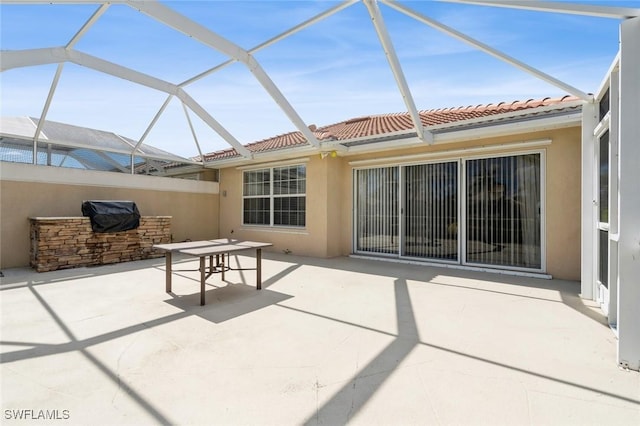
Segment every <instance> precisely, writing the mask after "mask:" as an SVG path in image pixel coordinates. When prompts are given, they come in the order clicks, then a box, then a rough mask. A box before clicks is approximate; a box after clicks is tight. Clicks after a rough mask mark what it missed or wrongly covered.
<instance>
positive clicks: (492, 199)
mask: <svg viewBox="0 0 640 426" xmlns="http://www.w3.org/2000/svg"><path fill="white" fill-rule="evenodd" d="M465 166H466V167H465V181H466V200H465V201H466V203H465V205H466V209H465V211H466V215H465V216H466V223H465V226H466V233H465V235H466V238H465V251H466V262H467V263H469V264H479V265H493V266H500V267H512V268H527V269H541V267H542V244H541V224H542V222H541V219H542V218H541V201H542V198H541V197H542V191H541V182H540V154H527V155H515V156H508V157H494V158H482V159H477V160H467V161H466V162H465Z"/></svg>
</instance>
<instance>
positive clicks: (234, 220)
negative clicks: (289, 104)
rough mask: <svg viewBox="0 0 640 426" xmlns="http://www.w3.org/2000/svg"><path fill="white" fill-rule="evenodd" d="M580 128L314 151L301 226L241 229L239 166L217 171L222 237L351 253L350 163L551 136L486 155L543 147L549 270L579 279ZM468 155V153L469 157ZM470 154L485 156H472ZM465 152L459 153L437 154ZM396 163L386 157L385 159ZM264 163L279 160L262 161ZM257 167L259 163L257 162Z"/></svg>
mask: <svg viewBox="0 0 640 426" xmlns="http://www.w3.org/2000/svg"><path fill="white" fill-rule="evenodd" d="M580 138H581V133H580V128H579V127H573V128H565V129H555V130H546V131H541V132H534V133H527V134H518V135H514V136H505V137H493V138H490V139H477V140H474V141H469V142H456V143H448V144H442V145H434V146H426V145H425V146H423V147H418V148H411V149H403V150H386V151H383V152H378V153H369V154H362V155H350V156H345V157H340V156H339V157H331V156H327V157H326V158H324V159H321V158H320V156H318V155H313V156H310V157H305V158H302V159H301V160H300V161H301V162H303V161H307V162H306V163H305V164H307V226H306V228H305V229H304V230H295V229H287V228H280V229H274V228H269V227H251V226H242V224H241V221H242V171H243V170H242V169H241V168H234V167H230V168H226V169H223V170H221V174H220V175H221V182H220V191H221V193H223V192H224V191H226V194H227V195H226V196H222V197H221V198H220V235H221V237H232V236H233V237H236V238H241V239H253V240H264V241H270V242H272V243H273V244H274V247H273V250H276V251H284V250H290V251H291V252H292V253H295V254H299V255H308V256H319V257H332V256H339V255H348V254H350V253H351V250H352V228H353V183H352V179H353V177H352V176H353V166H351V165H350V164H349V162H352V161H359V160H365V159H385V158H389V157H397V156H404V155H414V154H415V155H418V154H422V153H427V152H442V151H447V150H459V149H462V148H471V147H483V146H490V145H494V146H495V145H500V144H515V143H518V142H530V141H536V140H546V139H550V140H551V144H540V145H539V146H533V147H531V146H529V147H526V148H513V147H511V148H508V149H495V150H492V151H491V152H490V153H487V154H486V155H492V154H500V153H518V152H523V151H532V150H535V151H538V150H540V151H543V152H544V153H545V160H546V169H545V170H546V175H545V177H546V213H547V214H546V234H545V239H546V263H547V268H546V272H547V273H548V274H551V275H553V276H554V277H556V278H563V279H572V280H578V279H579V278H580ZM467 155H471V154H467ZM473 155H474V156H477V155H485V154H478V153H474V154H473ZM460 156H462V157H464V155H461V154H459V153H456V154H451V155H444V156H443V157H442V158H459V157H460ZM394 163H395V164H397V160H396V161H390V162H388V163H387V164H394ZM266 165H277V163H267V164H266ZM256 167H259V166H256Z"/></svg>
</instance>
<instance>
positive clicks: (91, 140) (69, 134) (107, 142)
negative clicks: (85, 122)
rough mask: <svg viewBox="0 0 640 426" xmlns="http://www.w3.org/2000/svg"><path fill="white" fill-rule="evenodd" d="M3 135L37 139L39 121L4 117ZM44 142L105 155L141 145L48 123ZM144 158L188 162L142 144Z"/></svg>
mask: <svg viewBox="0 0 640 426" xmlns="http://www.w3.org/2000/svg"><path fill="white" fill-rule="evenodd" d="M0 123H1V125H0V134H2V135H5V136H9V137H16V138H17V139H27V140H30V139H32V138H33V136H34V134H35V132H36V128H37V126H38V123H39V119H37V118H34V117H2V120H1V121H0ZM39 140H40V141H41V142H51V143H54V144H60V145H62V146H64V144H69V145H71V146H73V145H78V146H84V147H91V148H94V149H96V150H104V151H115V152H121V151H132V150H133V148H134V147H135V146H136V144H137V143H138V142H137V141H135V140H133V139H130V138H127V137H126V136H121V135H118V134H116V133H113V132H107V131H103V130H97V129H91V128H87V127H80V126H74V125H71V124H66V123H59V122H56V121H50V120H46V121H45V122H44V123H43V125H42V129H41V134H40V137H39ZM137 153H138V154H140V155H146V156H153V157H158V158H163V159H168V160H175V161H188V160H187V159H185V158H183V157H180V156H178V155H175V154H172V153H170V152H167V151H163V150H161V149H158V148H156V147H153V146H151V145H147V144H141V145H140V147H139V149H138V151H137Z"/></svg>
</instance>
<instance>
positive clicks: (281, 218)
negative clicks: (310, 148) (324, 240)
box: [242, 165, 307, 227]
mask: <svg viewBox="0 0 640 426" xmlns="http://www.w3.org/2000/svg"><path fill="white" fill-rule="evenodd" d="M306 175H307V172H306V167H305V166H304V165H294V166H283V167H273V168H268V169H260V170H247V171H245V172H244V176H243V185H242V186H243V189H242V195H243V223H244V224H245V225H267V226H299V227H304V226H305V224H306V191H307V176H306Z"/></svg>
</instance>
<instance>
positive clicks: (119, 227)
mask: <svg viewBox="0 0 640 426" xmlns="http://www.w3.org/2000/svg"><path fill="white" fill-rule="evenodd" d="M82 215H83V216H88V217H89V219H90V220H91V229H93V232H120V231H128V230H130V229H136V228H137V227H138V226H140V212H139V211H138V207H137V206H136V203H134V202H133V201H118V200H94V201H84V202H83V203H82Z"/></svg>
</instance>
